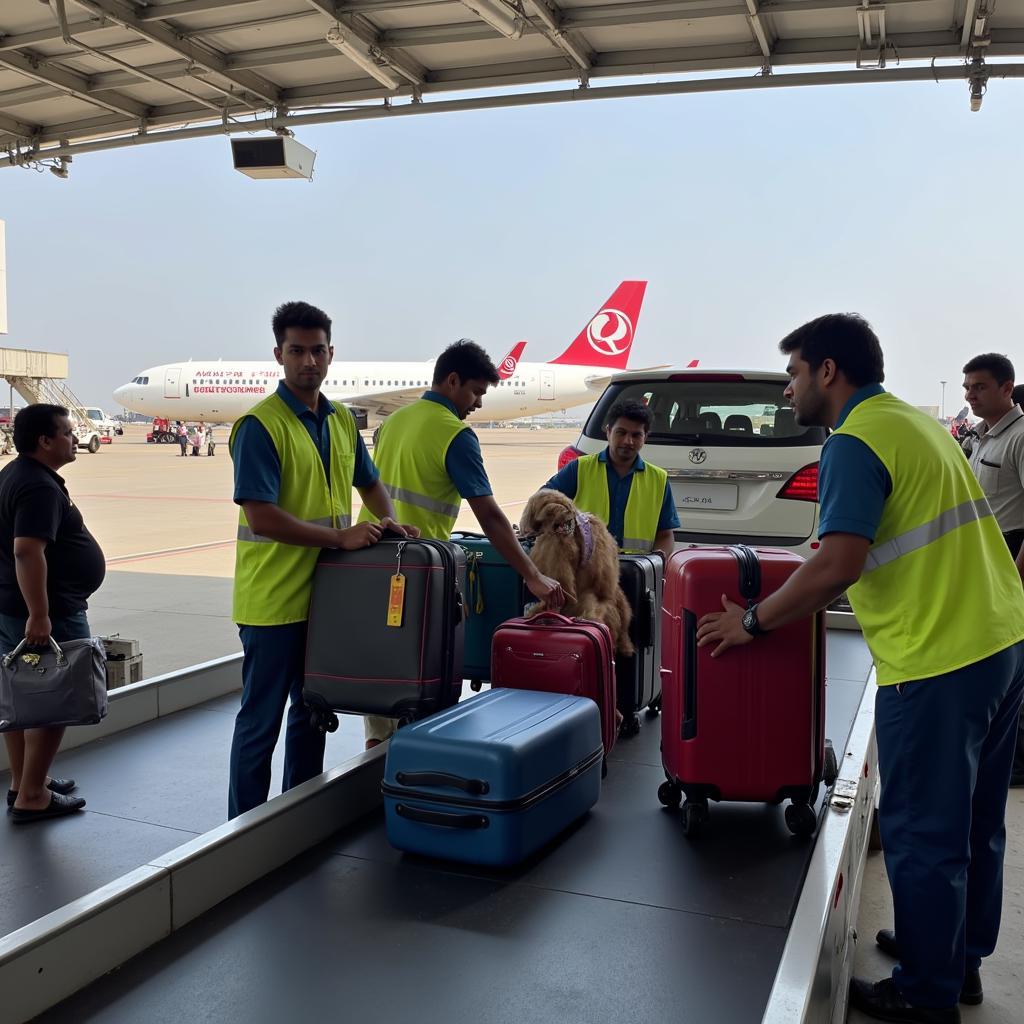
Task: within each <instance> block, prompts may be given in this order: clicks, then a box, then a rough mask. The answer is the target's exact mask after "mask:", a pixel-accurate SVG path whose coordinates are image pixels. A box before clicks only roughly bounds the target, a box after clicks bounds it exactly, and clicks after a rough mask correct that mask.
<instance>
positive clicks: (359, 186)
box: [0, 80, 1024, 412]
mask: <svg viewBox="0 0 1024 1024" xmlns="http://www.w3.org/2000/svg"><path fill="white" fill-rule="evenodd" d="M1022 118H1024V87H1022V86H1021V84H1020V83H1015V82H1007V81H997V80H993V82H992V84H991V87H990V89H989V92H988V95H987V96H986V98H985V103H984V107H983V109H982V111H981V113H979V114H971V113H970V111H969V108H968V96H967V87H966V85H964V84H963V83H944V84H942V85H936V84H918V85H903V86H873V85H866V86H859V87H841V88H837V87H828V88H816V89H793V90H778V91H772V92H771V93H769V92H767V91H766V92H764V93H750V94H743V93H730V94H722V95H705V96H687V97H678V98H665V99H653V100H652V99H644V100H620V101H602V102H594V103H581V104H577V105H559V106H551V107H538V108H534V109H529V108H523V109H518V110H510V111H502V110H498V111H492V112H486V113H473V114H465V113H464V114H449V115H440V116H428V117H420V118H408V119H404V120H399V119H396V120H395V121H393V122H388V123H385V122H384V121H377V122H367V123H363V124H347V125H345V124H342V125H334V126H324V127H321V128H316V129H304V130H302V131H300V132H299V133H298V138H299V139H300V141H302V142H304V143H305V144H307V145H309V146H311V147H313V148H314V149H316V150H317V151H318V156H317V161H316V176H315V179H314V181H313V182H312V183H311V184H310V183H307V182H301V181H269V182H257V181H251V180H249V179H248V178H245V177H243V176H242V175H241V174H239V173H237V172H236V171H234V170H232V169H231V165H230V152H229V144H228V142H227V140H226V139H209V140H203V141H193V142H179V143H170V144H161V145H153V146H145V147H141V148H139V149H135V150H121V151H116V152H112V153H100V154H93V155H91V156H83V157H79V158H78V159H76V160H75V162H74V164H73V166H72V168H71V177H70V179H69V180H68V181H60V180H58V179H57V178H55V177H54V176H53V175H51V174H49V173H44V174H37V173H33V172H30V171H25V170H20V169H15V168H10V169H2V170H0V218H5V219H6V221H7V261H8V292H9V295H8V299H9V320H10V324H9V330H10V334H9V336H8V337H7V338H6V339H0V343H3V344H7V345H12V346H24V347H30V348H42V349H51V350H55V351H66V352H68V353H70V356H71V385H72V387H73V389H74V390H75V391H76V392H77V393H78V395H79V397H80V398H81V399H82V400H83V401H85V402H86V403H89V404H91V403H100V404H105V405H107V406H110V405H111V404H112V403H111V399H110V393H111V391H112V389H113V388H114V387H116V386H117V385H118V384H121V383H123V382H125V381H126V380H128V379H129V378H131V377H132V376H134V375H135V374H136V373H138V372H139V371H140V370H142V369H144V368H145V367H148V366H152V365H155V364H158V363H164V362H169V361H174V360H178V359H187V358H188V357H189V356H193V357H195V358H204V359H207V358H215V357H217V356H223V357H225V358H229V357H233V358H271V354H270V349H271V347H272V338H271V335H270V330H269V320H270V315H271V312H272V310H273V307H274V306H275V305H276V304H277V303H279V302H282V301H285V300H287V299H294V298H303V299H306V300H308V301H310V302H314V303H317V304H318V305H322V306H323V307H324V308H325V309H327V310H328V312H329V313H330V314H331V315H332V316H333V317H334V320H335V344H336V346H337V358H338V359H345V358H394V359H401V358H422V359H429V358H432V357H433V356H435V355H436V354H437V352H438V351H439V350H440V349H441V348H443V347H444V346H445V345H446V344H448V343H449V342H451V341H453V340H455V339H456V338H458V337H461V336H469V337H473V338H475V339H477V340H478V341H480V342H481V343H482V344H484V345H485V346H486V347H487V348H488V349H489V350H490V352H491V353H492V355H494V356H500V355H502V354H504V352H505V351H507V349H508V348H509V347H510V346H511V345H512V343H514V342H515V341H516V340H518V339H519V338H527V339H529V342H530V345H529V347H528V349H527V352H526V358H531V357H532V358H533V359H550V358H552V357H553V356H555V355H557V354H558V353H559V352H561V351H562V349H563V348H564V347H565V345H566V344H567V343H568V341H569V340H571V338H572V337H573V336H574V335H575V333H576V332H577V330H578V329H579V328H580V327H581V326H582V325H583V323H585V321H586V320H587V319H588V318H589V317H590V316H591V314H592V313H594V312H596V310H597V309H598V307H599V304H600V303H601V302H602V301H603V300H604V299H605V298H606V297H607V296H608V295H609V294H610V292H611V290H612V289H613V287H614V286H615V285H616V284H617V283H618V281H619V280H621V279H623V278H647V279H648V280H649V281H650V285H649V287H648V292H647V301H646V303H645V306H644V311H643V315H642V316H641V319H640V324H639V331H638V334H637V341H636V343H635V344H634V349H633V356H632V360H631V364H632V365H634V366H644V365H650V364H655V363H664V362H679V363H685V362H686V361H687V360H689V359H690V358H693V357H699V358H700V359H701V360H702V363H703V364H704V365H712V364H715V365H721V366H753V367H780V368H781V366H782V361H781V359H780V357H779V356H778V353H777V350H776V343H777V341H778V339H779V338H780V337H781V336H782V335H783V334H785V333H786V332H787V331H789V330H790V329H791V328H793V327H795V326H797V325H798V324H800V323H802V322H803V321H804V320H806V319H808V318H810V317H812V316H815V315H817V314H819V313H823V312H828V311H835V310H856V311H859V312H861V313H863V314H864V315H865V316H867V317H868V318H869V319H870V320H871V321H872V322H873V324H874V325H875V327H876V329H877V330H878V332H879V335H880V336H881V338H882V344H883V346H884V348H885V352H886V363H887V368H888V383H889V384H890V386H891V388H892V389H893V390H894V391H896V392H897V393H898V394H900V395H901V396H903V397H905V398H907V399H908V400H910V401H912V402H914V403H915V404H938V402H939V392H940V388H939V381H940V379H946V380H947V381H949V384H948V385H947V389H946V410H947V412H955V411H956V409H958V408H959V407H960V405H961V404H962V402H961V400H960V399H961V395H962V392H961V391H960V388H959V381H960V377H961V375H960V367H961V366H962V365H963V362H964V361H965V360H966V358H968V357H969V356H971V355H972V354H975V353H977V352H979V351H986V350H996V351H1000V352H1006V353H1008V354H1009V355H1010V356H1011V358H1014V357H1020V358H1019V359H1018V361H1024V352H1022V351H1021V346H1020V345H1019V344H1018V339H1019V337H1020V334H1021V320H1022V316H1024V288H1022V283H1021V281H1020V259H1019V253H1020V248H1021V242H1022V240H1024V199H1022V190H1021V182H1022V181H1024V159H1022V158H1024V133H1022V132H1021V130H1020V126H1021V124H1022V123H1024V121H1022ZM1022 375H1024V371H1022Z"/></svg>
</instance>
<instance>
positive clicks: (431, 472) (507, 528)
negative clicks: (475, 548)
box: [360, 338, 565, 749]
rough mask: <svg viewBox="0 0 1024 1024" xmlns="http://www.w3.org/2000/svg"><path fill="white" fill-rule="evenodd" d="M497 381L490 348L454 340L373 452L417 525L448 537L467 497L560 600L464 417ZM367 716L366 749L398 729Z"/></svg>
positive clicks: (540, 591) (533, 589)
mask: <svg viewBox="0 0 1024 1024" xmlns="http://www.w3.org/2000/svg"><path fill="white" fill-rule="evenodd" d="M497 383H498V371H497V370H496V369H495V367H494V363H492V362H491V359H490V357H489V356H488V355H487V353H486V352H485V351H484V350H483V349H482V348H481V347H480V346H479V345H477V344H476V342H473V341H470V340H469V339H467V338H463V339H462V340H461V341H457V342H456V343H455V344H454V345H451V346H449V347H448V348H446V349H445V350H444V352H442V353H441V355H440V357H439V358H438V360H437V362H436V363H435V364H434V376H433V382H432V383H431V385H430V390H429V391H426V392H425V393H424V394H423V395H422V397H421V398H420V399H419V400H418V401H416V402H413V403H412V404H411V405H407V406H405V407H404V408H402V409H399V410H398V411H397V412H393V413H392V414H391V415H390V416H389V417H388V418H387V419H386V420H385V421H384V423H383V424H382V425H381V427H380V433H379V434H378V437H377V445H376V447H375V448H374V452H373V457H374V460H375V461H376V463H377V468H378V469H379V470H380V478H381V481H382V482H383V485H384V488H385V490H386V491H387V493H388V494H390V495H391V497H392V499H393V500H394V503H395V508H396V510H397V512H398V515H399V517H400V518H401V520H402V522H404V523H412V524H413V525H414V526H417V527H418V528H419V531H420V534H421V535H422V536H424V537H428V538H430V539H432V540H448V539H449V538H450V537H451V535H452V530H453V529H454V528H455V520H456V519H457V518H458V515H459V509H460V506H461V504H462V500H463V499H465V500H466V501H467V502H468V503H469V507H470V508H471V509H472V510H473V514H474V515H475V516H476V520H477V522H478V523H479V524H480V529H481V530H483V532H484V533H485V534H486V536H487V539H488V540H489V541H490V542H491V543H492V544H493V545H494V548H495V550H496V551H497V552H498V554H500V555H501V556H502V557H503V558H504V559H505V560H506V561H507V562H508V563H509V565H511V566H512V568H513V569H515V570H516V572H518V573H519V575H520V576H522V577H523V579H524V580H525V581H526V586H527V587H528V588H529V590H530V593H531V594H533V596H534V597H536V598H537V600H538V601H541V602H543V603H544V604H546V605H548V606H550V607H553V608H560V607H561V606H562V605H563V604H565V595H564V594H563V593H562V587H561V585H560V584H559V583H558V581H557V580H553V579H550V578H549V577H547V576H544V575H543V574H542V573H541V572H540V571H539V570H538V569H537V567H536V566H535V565H534V564H533V562H531V561H530V559H529V558H528V557H527V556H526V553H525V552H524V551H523V549H522V546H521V545H520V543H519V541H518V539H517V538H516V535H515V531H514V530H513V529H512V524H511V523H510V522H509V521H508V517H507V516H506V515H505V513H504V512H502V510H501V507H500V506H499V505H498V503H497V502H496V501H495V500H494V494H493V492H492V491H491V483H490V481H489V480H488V479H487V471H486V469H484V460H483V455H482V454H481V452H480V442H479V441H478V440H477V436H476V434H475V433H474V431H473V430H472V429H471V428H470V427H469V426H468V424H467V423H466V417H467V416H468V415H469V414H470V413H471V412H473V410H474V409H479V408H480V407H481V405H482V400H483V397H484V395H485V394H486V393H487V389H488V388H489V387H490V386H491V385H493V384H497ZM372 512H373V510H372V509H371V510H369V511H367V510H366V509H364V510H363V514H362V515H361V516H360V520H361V521H363V522H367V521H370V520H372V519H373V518H374V517H373V515H372V514H371V513H372ZM363 721H364V729H365V735H366V747H367V749H369V748H370V747H374V746H376V745H377V744H378V743H380V742H382V741H383V740H386V739H387V738H388V737H389V736H390V735H391V734H392V733H393V732H394V731H395V722H394V721H393V720H392V719H390V718H380V717H377V716H374V715H370V716H367V717H366V718H365V719H364V720H363Z"/></svg>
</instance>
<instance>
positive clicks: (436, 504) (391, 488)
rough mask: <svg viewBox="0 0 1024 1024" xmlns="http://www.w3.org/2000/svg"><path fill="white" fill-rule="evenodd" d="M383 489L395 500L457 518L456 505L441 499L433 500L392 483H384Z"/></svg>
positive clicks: (457, 509)
mask: <svg viewBox="0 0 1024 1024" xmlns="http://www.w3.org/2000/svg"><path fill="white" fill-rule="evenodd" d="M384 490H385V491H387V492H388V494H390V495H391V497H392V498H393V499H394V500H395V501H404V502H405V503H406V505H415V506H416V507H417V508H424V509H426V510H427V511H428V512H437V513H439V514H440V515H442V516H450V517H451V518H452V519H457V518H458V515H459V506H458V505H449V504H447V503H446V502H443V501H435V500H434V499H433V498H428V497H427V495H425V494H417V493H416V492H415V491H410V490H409V489H408V488H407V487H396V486H395V485H394V484H385V485H384Z"/></svg>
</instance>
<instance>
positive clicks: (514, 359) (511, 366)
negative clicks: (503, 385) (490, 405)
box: [498, 341, 526, 380]
mask: <svg viewBox="0 0 1024 1024" xmlns="http://www.w3.org/2000/svg"><path fill="white" fill-rule="evenodd" d="M525 348H526V342H525V341H520V342H519V343H518V344H516V345H515V346H513V348H512V351H511V352H509V354H508V355H507V356H505V358H504V359H502V361H501V363H500V364H499V365H498V376H499V377H500V378H501V379H502V380H508V379H509V377H511V376H512V375H513V374H514V373H515V372H516V367H517V366H518V365H519V360H520V359H522V358H523V349H525Z"/></svg>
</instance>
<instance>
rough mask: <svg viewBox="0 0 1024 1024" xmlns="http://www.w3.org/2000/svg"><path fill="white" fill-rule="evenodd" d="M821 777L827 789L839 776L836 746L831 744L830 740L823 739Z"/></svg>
mask: <svg viewBox="0 0 1024 1024" xmlns="http://www.w3.org/2000/svg"><path fill="white" fill-rule="evenodd" d="M822 778H823V779H824V781H825V786H826V787H827V788H829V789H831V788H832V786H834V785H835V781H836V779H838V778H839V761H838V759H837V758H836V748H835V747H833V746H832V741H831V740H825V769H824V772H823V773H822Z"/></svg>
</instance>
